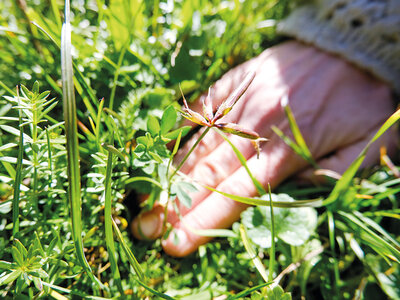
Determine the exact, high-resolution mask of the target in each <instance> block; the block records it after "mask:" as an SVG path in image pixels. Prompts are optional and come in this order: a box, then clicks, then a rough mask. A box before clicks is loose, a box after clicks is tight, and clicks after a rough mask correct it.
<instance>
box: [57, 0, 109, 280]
mask: <svg viewBox="0 0 400 300" xmlns="http://www.w3.org/2000/svg"><path fill="white" fill-rule="evenodd" d="M61 72H62V86H63V110H64V120H65V135H66V142H67V143H66V150H67V170H68V182H69V185H68V200H69V204H70V211H71V212H70V213H71V223H72V224H71V225H72V236H73V240H74V246H75V251H76V255H77V258H78V260H79V262H80V265H81V266H82V267H83V269H84V270H85V271H86V273H87V274H88V275H89V276H90V277H91V279H92V280H93V281H94V282H96V283H97V284H98V285H101V283H100V282H99V281H98V279H97V278H96V277H94V275H93V273H92V270H91V268H90V266H89V264H88V262H87V260H86V257H85V253H84V250H83V242H82V224H81V181H80V178H81V176H80V169H79V144H78V132H77V118H76V103H75V94H74V82H73V69H72V57H71V25H70V3H69V0H66V1H65V21H64V24H63V27H62V33H61Z"/></svg>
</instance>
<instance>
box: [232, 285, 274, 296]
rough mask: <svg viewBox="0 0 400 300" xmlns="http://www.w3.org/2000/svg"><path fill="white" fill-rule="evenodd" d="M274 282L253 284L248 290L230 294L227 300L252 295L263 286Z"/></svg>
mask: <svg viewBox="0 0 400 300" xmlns="http://www.w3.org/2000/svg"><path fill="white" fill-rule="evenodd" d="M270 284H272V282H265V283H263V284H260V285H256V286H253V287H252V288H249V289H247V290H244V291H242V292H240V293H238V294H236V295H233V296H229V297H228V299H227V300H236V299H243V297H246V296H247V295H250V294H251V293H252V292H254V291H257V290H259V289H261V288H263V287H266V286H268V285H270Z"/></svg>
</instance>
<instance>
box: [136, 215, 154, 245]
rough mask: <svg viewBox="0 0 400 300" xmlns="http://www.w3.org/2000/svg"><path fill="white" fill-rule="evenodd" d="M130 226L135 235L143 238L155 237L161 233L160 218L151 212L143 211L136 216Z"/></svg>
mask: <svg viewBox="0 0 400 300" xmlns="http://www.w3.org/2000/svg"><path fill="white" fill-rule="evenodd" d="M132 227H133V228H132V229H133V231H134V234H135V235H136V236H137V237H141V238H145V239H155V238H157V237H158V236H159V235H160V234H161V230H160V219H159V217H158V216H157V215H155V214H152V213H147V214H146V213H144V214H143V215H141V216H140V217H138V218H137V219H136V220H135V221H134V223H133V225H132Z"/></svg>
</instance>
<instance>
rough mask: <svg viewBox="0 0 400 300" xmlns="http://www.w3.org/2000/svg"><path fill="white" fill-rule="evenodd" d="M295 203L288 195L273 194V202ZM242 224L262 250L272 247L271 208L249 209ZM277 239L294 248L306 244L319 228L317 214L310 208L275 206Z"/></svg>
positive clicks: (243, 216)
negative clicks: (317, 227)
mask: <svg viewBox="0 0 400 300" xmlns="http://www.w3.org/2000/svg"><path fill="white" fill-rule="evenodd" d="M278 199H279V201H281V202H294V201H295V200H294V199H293V198H291V197H289V196H288V195H286V194H278V195H276V194H272V200H273V203H274V201H277V200H278ZM241 216H242V223H243V224H244V225H245V227H246V229H247V234H248V236H249V237H250V239H251V240H252V241H253V242H254V243H255V244H257V245H259V246H260V247H262V248H269V247H271V231H270V229H271V214H270V208H269V207H259V206H256V207H249V208H248V209H247V210H245V211H244V212H243V213H242V215H241ZM274 220H275V222H274V224H275V233H276V237H278V238H279V239H281V240H283V241H284V242H285V243H287V244H289V245H293V246H299V245H302V244H304V242H305V241H307V240H308V238H309V237H310V236H311V234H313V232H314V230H315V228H316V226H317V212H316V211H315V209H313V208H310V207H301V208H280V207H275V205H274Z"/></svg>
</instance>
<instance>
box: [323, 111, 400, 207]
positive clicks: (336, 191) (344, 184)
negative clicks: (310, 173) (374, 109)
mask: <svg viewBox="0 0 400 300" xmlns="http://www.w3.org/2000/svg"><path fill="white" fill-rule="evenodd" d="M399 119H400V109H399V110H397V111H396V112H395V113H394V114H392V115H391V116H390V117H389V119H387V120H386V122H385V123H384V124H383V125H382V126H381V128H380V129H379V130H378V132H377V133H376V134H375V135H374V137H373V138H372V139H371V140H370V141H369V142H368V144H367V146H365V148H364V149H363V150H362V151H361V153H360V154H359V155H358V157H357V158H356V159H355V160H354V161H353V162H352V163H351V165H350V167H348V168H347V170H346V171H345V172H344V173H343V175H342V177H341V178H340V179H339V180H338V181H337V183H336V185H335V187H334V188H333V190H332V192H331V193H330V194H329V196H328V198H326V199H325V200H324V202H323V203H324V205H329V204H331V203H333V202H335V201H336V200H337V199H339V197H340V195H341V194H342V193H343V192H345V191H346V190H347V188H348V186H349V185H350V183H351V180H352V179H353V178H354V176H355V175H356V172H357V171H358V169H359V168H360V166H361V164H362V162H363V161H364V158H365V156H366V154H367V151H368V149H369V147H370V146H371V144H372V143H374V142H375V141H376V140H377V139H378V138H379V137H380V136H382V134H384V133H385V132H386V131H387V130H388V129H389V128H390V127H391V126H392V125H393V124H394V123H396V122H397V121H398V120H399Z"/></svg>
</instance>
